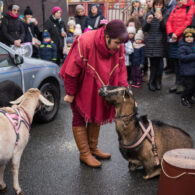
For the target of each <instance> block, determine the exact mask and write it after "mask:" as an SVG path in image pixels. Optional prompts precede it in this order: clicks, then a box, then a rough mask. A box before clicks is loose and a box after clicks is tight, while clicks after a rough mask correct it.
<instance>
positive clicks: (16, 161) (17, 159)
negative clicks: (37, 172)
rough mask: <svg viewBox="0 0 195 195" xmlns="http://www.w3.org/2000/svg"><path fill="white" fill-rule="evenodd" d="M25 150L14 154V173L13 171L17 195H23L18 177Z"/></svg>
mask: <svg viewBox="0 0 195 195" xmlns="http://www.w3.org/2000/svg"><path fill="white" fill-rule="evenodd" d="M22 153H23V150H18V151H16V152H15V153H14V155H13V158H12V171H13V187H14V190H15V192H16V194H19V195H22V194H23V193H22V189H21V188H20V185H19V181H18V176H19V167H20V159H21V156H22Z"/></svg>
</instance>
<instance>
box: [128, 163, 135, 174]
mask: <svg viewBox="0 0 195 195" xmlns="http://www.w3.org/2000/svg"><path fill="white" fill-rule="evenodd" d="M128 167H129V171H130V172H133V171H135V170H136V166H135V165H134V164H133V163H129V166H128Z"/></svg>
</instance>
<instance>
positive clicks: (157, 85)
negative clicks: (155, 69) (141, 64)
mask: <svg viewBox="0 0 195 195" xmlns="http://www.w3.org/2000/svg"><path fill="white" fill-rule="evenodd" d="M161 81H162V76H161V75H160V76H157V78H156V90H160V89H161Z"/></svg>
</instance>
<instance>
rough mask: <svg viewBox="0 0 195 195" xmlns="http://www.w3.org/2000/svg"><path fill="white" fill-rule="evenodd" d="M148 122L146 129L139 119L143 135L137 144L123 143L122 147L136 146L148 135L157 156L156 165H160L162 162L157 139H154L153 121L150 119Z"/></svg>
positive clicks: (131, 147) (155, 156) (130, 147)
mask: <svg viewBox="0 0 195 195" xmlns="http://www.w3.org/2000/svg"><path fill="white" fill-rule="evenodd" d="M148 122H149V125H148V127H147V129H146V128H145V127H144V125H143V124H142V123H141V122H140V121H139V125H140V127H141V130H142V131H143V135H142V136H141V137H140V139H139V140H138V141H137V142H136V143H135V144H132V145H121V147H122V148H126V149H133V148H136V147H137V146H139V145H140V144H141V143H142V142H143V141H144V139H145V138H146V137H147V138H148V140H149V141H150V142H151V144H152V152H153V154H154V158H155V161H156V165H159V164H160V160H159V158H158V153H157V147H156V144H155V140H154V129H153V125H152V122H151V121H150V120H148Z"/></svg>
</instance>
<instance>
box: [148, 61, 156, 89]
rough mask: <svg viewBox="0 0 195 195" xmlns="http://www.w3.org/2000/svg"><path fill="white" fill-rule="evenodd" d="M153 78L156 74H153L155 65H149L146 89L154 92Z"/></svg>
mask: <svg viewBox="0 0 195 195" xmlns="http://www.w3.org/2000/svg"><path fill="white" fill-rule="evenodd" d="M155 77H156V72H155V65H153V64H151V65H150V79H149V83H148V89H149V90H150V91H155V90H156V87H155Z"/></svg>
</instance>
